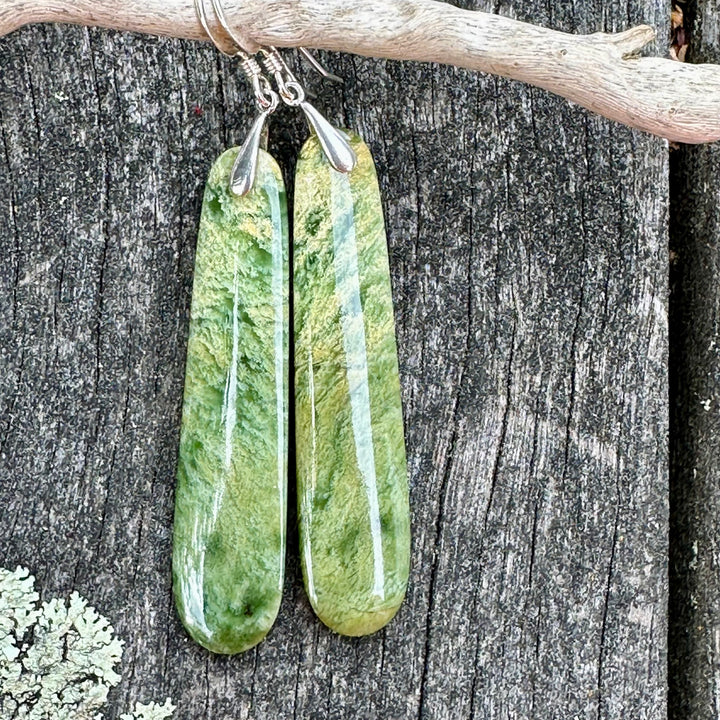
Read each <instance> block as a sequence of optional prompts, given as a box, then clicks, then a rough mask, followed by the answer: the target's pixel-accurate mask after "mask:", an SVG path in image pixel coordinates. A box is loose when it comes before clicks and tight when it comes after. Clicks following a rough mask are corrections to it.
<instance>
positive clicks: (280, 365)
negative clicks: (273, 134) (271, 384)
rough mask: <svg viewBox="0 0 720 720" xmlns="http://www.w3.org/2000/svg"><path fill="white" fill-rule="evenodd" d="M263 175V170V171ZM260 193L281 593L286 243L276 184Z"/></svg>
mask: <svg viewBox="0 0 720 720" xmlns="http://www.w3.org/2000/svg"><path fill="white" fill-rule="evenodd" d="M263 172H264V168H263ZM263 189H264V190H265V191H266V192H267V197H268V201H269V202H270V217H271V218H272V224H273V228H272V233H273V235H272V297H273V310H274V313H275V318H274V321H275V322H274V328H273V346H274V350H275V410H276V415H277V430H276V441H277V447H276V454H277V483H278V498H279V503H278V504H279V506H280V537H281V538H282V539H281V547H280V555H279V558H278V560H279V562H280V578H279V579H280V591H281V592H282V586H283V581H284V569H285V523H286V520H285V515H286V508H285V503H286V495H285V444H286V442H287V439H286V438H285V332H284V330H285V298H284V294H283V280H284V275H283V273H284V268H283V255H284V247H283V243H284V241H285V237H284V233H283V226H282V211H281V209H280V193H279V191H278V186H277V183H276V182H274V181H273V182H271V183H264V184H263Z"/></svg>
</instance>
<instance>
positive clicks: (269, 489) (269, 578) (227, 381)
mask: <svg viewBox="0 0 720 720" xmlns="http://www.w3.org/2000/svg"><path fill="white" fill-rule="evenodd" d="M237 152H238V150H237V148H235V149H233V150H228V151H227V152H226V153H224V154H223V155H222V156H221V157H220V158H219V159H218V160H217V162H216V163H215V165H214V166H213V168H212V170H211V171H210V177H209V180H208V183H207V186H206V189H205V198H204V202H203V209H202V217H201V219H200V230H199V235H198V242H197V251H196V258H195V280H194V286H193V297H192V307H191V320H190V335H189V339H188V352H187V368H186V376H185V397H184V404H183V415H182V429H181V435H180V456H179V462H178V476H177V490H176V495H175V526H174V545H173V580H174V592H175V601H176V605H177V609H178V613H179V615H180V618H181V619H182V622H183V624H184V625H185V627H186V628H187V630H188V632H189V633H190V635H191V636H192V637H193V638H194V639H195V640H196V641H197V642H198V643H200V644H201V645H203V646H204V647H206V648H207V649H208V650H212V651H213V652H217V653H226V654H231V653H237V652H241V651H243V650H247V649H248V648H251V647H252V646H253V645H255V644H257V643H258V642H260V640H262V639H263V638H264V637H265V635H266V633H267V632H268V630H270V628H271V626H272V624H273V622H274V621H275V617H276V615H277V612H278V608H279V606H280V599H281V595H282V586H283V571H284V562H285V516H286V491H287V393H288V356H287V354H288V259H287V253H288V227H287V207H286V200H285V190H284V185H283V181H282V175H281V173H280V169H279V167H278V166H277V163H276V162H275V161H274V160H273V159H272V158H271V157H270V156H269V155H268V154H267V153H265V152H264V151H261V152H260V158H259V163H258V168H257V176H256V179H255V184H254V186H253V189H252V190H251V191H250V193H249V194H248V195H246V196H245V197H238V196H236V195H233V194H231V192H230V190H229V187H228V185H229V177H230V170H231V167H232V164H233V161H234V160H235V157H236V155H237Z"/></svg>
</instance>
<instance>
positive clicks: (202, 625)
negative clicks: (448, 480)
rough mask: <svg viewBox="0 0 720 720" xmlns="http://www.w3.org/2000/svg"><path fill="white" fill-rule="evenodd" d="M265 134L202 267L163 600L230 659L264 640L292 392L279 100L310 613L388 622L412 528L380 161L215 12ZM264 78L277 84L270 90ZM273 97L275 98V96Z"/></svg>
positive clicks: (344, 626) (276, 593)
mask: <svg viewBox="0 0 720 720" xmlns="http://www.w3.org/2000/svg"><path fill="white" fill-rule="evenodd" d="M195 5H196V9H197V13H198V17H199V19H200V22H201V23H202V25H203V27H204V28H205V30H206V32H207V34H208V36H209V37H210V38H211V39H212V40H213V42H214V43H215V44H216V45H217V46H218V48H219V49H220V50H221V51H222V52H225V54H231V55H233V56H235V57H237V58H238V59H239V61H240V65H241V67H242V69H243V71H244V72H245V74H246V76H247V77H248V79H249V81H250V84H251V86H252V88H253V93H254V97H255V102H256V105H257V107H258V111H259V114H258V117H257V119H256V120H255V122H254V123H253V125H252V128H251V130H250V132H249V134H248V136H247V139H246V140H245V142H244V143H243V145H242V146H241V147H240V148H232V149H230V150H227V151H226V152H224V153H223V154H222V155H221V156H220V157H219V158H218V159H217V161H216V162H215V163H214V165H213V167H212V169H211V171H210V175H209V178H208V182H207V185H206V188H205V195H204V200H203V209H202V214H201V219H200V227H199V232H198V242H197V249H196V257H195V277H194V284H193V297H192V305H191V319H190V330H189V338H188V351H187V365H186V378H185V389H184V401H183V414H182V427H181V434H180V449H179V460H178V476H177V489H176V498H175V522H174V531H173V585H174V594H175V600H176V605H177V609H178V613H179V615H180V618H181V620H182V622H183V624H184V625H185V627H186V629H187V630H188V632H189V633H190V635H191V636H192V637H193V639H195V640H196V641H197V642H198V643H200V644H201V645H203V646H204V647H206V648H207V649H209V650H211V651H213V652H218V653H225V654H232V653H237V652H242V651H244V650H247V649H249V648H251V647H253V646H254V645H256V644H257V643H258V642H260V641H261V640H262V639H263V638H264V637H265V635H266V634H267V633H268V631H269V630H270V628H271V627H272V625H273V623H274V621H275V618H276V616H277V613H278V610H279V606H280V602H281V598H282V588H283V582H284V566H285V547H286V514H287V513H286V498H287V451H288V442H289V440H288V404H289V400H288V380H289V370H288V368H289V325H290V318H289V309H288V308H289V292H290V291H289V278H290V272H289V263H288V246H289V223H288V216H287V206H286V196H285V187H284V183H283V177H282V172H281V170H280V168H279V166H278V164H277V162H276V161H275V160H274V159H273V158H272V156H271V155H270V154H269V153H268V152H267V150H266V149H265V148H264V147H263V146H264V145H265V144H266V133H265V127H266V121H267V118H268V117H269V116H270V115H272V114H273V113H274V112H275V110H276V109H277V108H278V106H279V105H280V103H281V102H283V103H284V104H286V105H290V106H292V107H299V108H300V109H301V110H302V111H303V112H304V114H305V116H306V118H307V119H308V123H309V126H310V130H311V135H310V137H309V138H308V140H307V141H306V143H305V144H304V146H303V148H302V150H301V151H300V155H299V159H298V163H297V169H296V174H295V208H294V214H293V271H292V274H293V300H294V302H293V325H294V364H295V397H294V410H295V455H296V459H297V477H296V480H297V497H298V519H299V533H300V552H301V559H302V563H301V564H302V569H303V579H304V583H305V588H306V591H307V594H308V597H309V600H310V603H311V605H312V607H313V609H314V610H315V612H316V614H317V615H318V617H319V618H320V619H321V620H322V621H323V622H324V623H325V624H326V625H327V626H328V627H330V628H331V629H332V630H334V631H336V632H338V633H341V634H345V635H365V634H369V633H372V632H375V631H376V630H378V629H379V628H381V627H383V626H384V625H385V624H386V623H387V622H389V621H390V619H391V618H392V617H393V616H394V615H395V613H396V612H397V610H398V608H399V607H400V604H401V603H402V600H403V598H404V595H405V590H406V587H407V581H408V574H409V557H410V521H409V506H408V488H407V474H406V460H405V444H404V435H403V419H402V407H401V400H400V386H399V377H398V365H397V348H396V340H395V328H394V319H393V306H392V296H391V287H390V275H389V267H388V254H387V243H386V238H385V229H384V222H383V214H382V204H381V199H380V193H379V189H378V183H377V177H376V173H375V168H374V163H373V160H372V156H371V154H370V151H369V149H368V147H367V145H366V144H365V143H364V142H363V141H362V139H361V138H360V136H359V135H357V134H356V133H353V132H346V131H341V130H338V129H336V128H335V127H333V126H332V125H331V124H330V123H329V122H328V121H327V120H326V119H325V118H324V117H323V116H322V115H321V114H320V113H319V112H318V111H317V110H316V109H315V108H314V107H313V106H312V105H311V104H310V103H309V102H308V101H307V99H306V97H305V92H304V89H303V87H302V86H301V84H300V83H299V82H298V80H297V78H296V77H295V75H294V74H293V73H292V71H291V70H290V68H289V67H288V65H287V64H286V63H285V61H284V59H283V58H282V56H281V55H280V53H279V52H278V51H277V50H276V49H275V48H271V47H268V48H263V49H262V50H261V51H260V53H259V54H258V56H257V57H255V56H252V55H250V54H249V53H247V52H245V50H244V49H243V48H242V43H241V41H240V38H238V36H237V35H236V34H235V33H233V30H232V28H231V26H230V24H229V23H228V22H227V19H226V17H225V14H224V11H223V8H222V6H221V5H220V2H219V0H212V6H213V10H214V15H215V18H216V20H217V23H218V24H219V25H220V26H221V27H222V29H223V30H224V32H225V33H226V35H227V36H228V37H229V38H230V40H232V41H233V43H234V46H235V47H234V49H233V52H232V53H228V52H227V51H226V50H224V49H223V46H222V44H221V43H220V42H219V41H218V40H219V38H218V36H217V34H216V33H215V32H213V31H212V30H211V28H210V24H209V22H208V18H207V16H206V13H205V9H204V6H203V4H202V0H195ZM270 78H272V82H271V80H270ZM273 83H274V87H273Z"/></svg>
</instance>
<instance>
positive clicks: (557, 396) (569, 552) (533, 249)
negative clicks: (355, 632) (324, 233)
mask: <svg viewBox="0 0 720 720" xmlns="http://www.w3.org/2000/svg"><path fill="white" fill-rule="evenodd" d="M479 7H480V8H481V9H484V10H489V9H490V8H489V6H488V5H481V6H479ZM496 9H498V10H499V11H501V12H503V13H504V14H507V15H513V16H516V17H518V18H519V19H522V20H532V21H533V22H536V23H538V24H545V25H549V26H552V27H556V28H559V29H562V30H566V31H570V32H593V31H596V30H599V29H612V28H615V27H618V26H620V25H625V24H626V22H627V21H628V19H629V20H630V21H631V22H635V21H639V20H640V19H641V15H642V19H645V20H650V21H651V22H653V23H654V24H655V26H656V27H657V29H658V33H659V35H660V36H661V37H664V36H666V34H667V28H666V25H665V23H666V16H667V12H666V10H667V8H666V5H665V2H664V0H663V1H662V2H661V1H660V0H653V2H652V3H648V2H644V3H636V2H635V1H634V0H631V2H630V3H629V4H626V3H620V2H618V3H613V4H608V3H606V2H600V0H597V1H596V2H595V1H594V2H589V3H585V4H584V5H583V6H582V9H580V6H576V9H573V7H572V6H571V5H569V4H567V3H565V2H562V1H561V0H553V2H550V3H546V2H540V0H537V1H535V0H532V1H529V0H525V1H522V2H521V1H520V0H514V1H513V2H501V3H498V4H496ZM2 43H3V54H2V59H0V64H1V67H2V72H0V108H1V112H2V117H1V119H0V131H1V133H2V135H1V137H2V150H3V152H2V153H1V154H0V193H1V195H0V197H2V198H3V202H2V203H0V255H1V256H2V258H3V263H2V266H0V368H1V369H2V377H3V381H2V383H0V423H1V425H0V557H1V558H2V564H3V565H5V566H9V567H14V566H15V564H17V563H23V564H25V565H27V566H29V567H30V568H31V569H32V571H33V572H34V573H36V575H37V577H38V583H39V585H40V586H41V587H42V591H43V593H44V595H45V596H46V597H48V596H54V595H58V594H61V595H62V594H67V593H69V592H70V591H71V590H72V589H77V590H78V591H79V592H81V594H83V595H84V596H86V597H87V598H88V599H89V600H91V601H92V603H93V604H95V605H96V606H97V607H98V608H99V609H101V610H102V611H103V612H104V613H105V614H106V615H107V616H108V617H110V618H111V619H112V620H113V622H114V625H115V626H116V628H117V630H118V632H119V633H120V635H121V636H122V637H123V638H124V639H125V641H126V643H127V645H126V652H125V656H124V661H123V676H124V680H123V683H122V685H121V686H120V688H119V689H118V690H117V691H116V692H115V693H114V694H113V696H112V701H113V707H114V708H115V710H114V713H115V714H111V717H116V716H117V712H118V711H119V709H120V708H121V707H126V706H127V705H128V704H129V702H130V701H132V700H135V699H139V700H148V699H151V698H163V697H165V696H166V695H170V696H171V697H172V698H173V700H174V701H175V703H176V704H177V705H178V711H177V713H176V716H177V717H178V718H180V719H181V720H197V719H199V718H207V719H208V720H209V719H210V718H212V720H226V719H227V720H229V719H230V718H233V720H235V719H244V718H253V719H259V718H263V719H264V718H273V719H274V718H283V719H284V718H308V719H313V720H324V719H331V718H332V719H335V718H348V720H351V719H354V718H358V717H363V718H378V719H382V720H405V719H413V718H427V719H429V718H432V719H433V720H436V719H440V720H443V719H447V720H461V719H464V718H477V719H479V718H482V719H483V720H487V719H491V720H494V719H501V718H502V719H507V720H510V719H511V718H519V717H522V718H524V717H536V718H544V719H548V720H552V719H554V718H557V719H558V720H560V719H562V720H565V719H566V718H593V719H594V718H603V719H608V720H609V719H610V718H618V717H621V716H623V715H624V716H625V717H633V718H646V719H648V720H660V719H661V718H664V717H665V712H666V701H665V698H666V669H665V668H666V626H667V611H666V603H667V579H666V574H667V513H668V508H667V447H666V445H667V440H666V435H667V417H666V416H667V382H666V371H667V368H666V352H667V325H666V305H665V297H666V292H667V282H666V268H667V250H666V240H667V238H666V235H667V223H668V192H667V191H668V153H667V149H666V145H665V143H663V142H662V141H659V140H656V139H653V138H651V137H649V136H645V135H642V134H639V133H637V132H635V131H631V130H629V129H627V128H623V127H620V126H618V125H616V124H614V123H612V122H609V121H607V120H604V119H602V118H599V117H597V116H592V115H590V114H589V113H588V112H587V111H585V110H583V109H581V108H578V107H573V106H568V105H567V104H566V103H564V102H562V101H560V100H558V99H557V98H554V97H552V96H549V95H547V94H546V93H544V92H542V91H539V90H536V89H533V88H530V87H528V86H524V85H521V84H518V83H515V82H511V81H508V80H503V79H498V78H494V77H485V76H478V75H474V74H471V73H469V72H467V71H464V70H460V69H454V68H447V67H439V66H435V65H413V64H405V63H396V62H384V61H373V60H362V59H358V58H353V57H343V56H331V57H328V58H325V59H326V62H327V64H328V65H329V66H330V67H331V68H333V69H334V70H336V71H338V72H339V73H340V74H341V75H343V76H344V77H345V78H346V85H345V87H344V89H341V90H335V89H333V90H331V91H330V93H331V94H329V95H327V96H326V97H325V99H324V100H323V101H322V102H319V103H318V104H320V105H323V106H324V107H325V108H327V110H328V115H329V116H330V118H331V119H332V120H333V121H334V122H336V123H338V124H340V125H343V126H347V127H352V128H355V129H357V130H359V131H360V133H361V134H362V135H363V136H364V138H365V139H366V141H367V142H368V143H369V145H370V147H371V148H372V150H373V152H374V155H375V159H376V163H377V166H378V171H379V177H380V184H381V190H382V193H383V197H384V201H385V208H386V216H387V227H388V240H389V246H390V266H391V272H392V278H393V293H394V300H395V305H396V312H397V318H396V320H397V330H398V348H399V356H400V371H401V382H402V390H403V401H404V407H405V422H406V439H407V449H408V464H409V472H410V477H409V479H410V492H411V508H412V527H413V547H412V567H411V580H410V588H409V592H408V597H407V600H406V602H405V604H404V605H403V606H402V608H401V610H400V613H399V615H398V616H397V617H396V618H395V620H394V621H393V622H392V623H391V624H390V625H389V626H388V627H387V628H386V629H385V630H383V631H381V632H380V633H378V634H377V635H374V636H371V637H367V638H362V639H356V640H353V639H347V638H342V637H339V636H337V635H333V634H332V633H330V632H329V631H328V630H327V629H325V628H324V627H323V626H322V625H321V623H320V622H319V621H318V620H317V619H316V618H315V617H314V616H313V614H312V611H311V609H310V606H309V603H308V601H307V599H306V598H305V595H304V591H303V589H302V580H301V576H300V571H299V563H298V547H297V539H296V535H297V529H296V526H297V521H296V518H295V517H294V516H292V515H291V517H290V527H289V538H290V542H289V549H288V569H287V575H288V579H287V582H286V591H285V596H284V599H283V604H282V606H281V609H280V614H279V617H278V622H277V624H276V626H275V628H274V629H273V631H272V632H271V633H270V635H269V636H268V638H267V640H266V641H265V642H263V643H262V644H261V645H259V646H258V647H257V648H256V649H254V650H252V651H250V652H249V653H247V654H245V655H241V656H238V657H233V658H220V657H213V656H210V655H209V654H207V653H206V652H205V651H203V650H202V649H201V648H199V647H198V646H196V645H195V644H193V643H192V642H191V641H190V640H189V638H188V637H187V636H186V635H185V634H184V632H183V630H182V628H181V625H180V622H179V620H178V619H177V617H176V615H175V612H174V608H173V602H172V594H171V578H170V569H171V565H170V556H171V547H170V545H171V523H172V514H173V489H174V482H175V481H174V476H175V468H176V456H177V445H178V432H179V422H180V409H181V402H182V380H183V375H184V354H185V347H186V337H187V328H188V312H189V304H190V288H191V282H192V261H193V249H194V245H195V236H196V233H197V220H198V217H199V211H200V201H201V194H202V188H203V184H204V181H205V177H206V175H207V171H208V168H209V167H210V165H211V163H212V161H213V160H214V158H215V157H216V156H217V155H219V154H220V152H221V151H222V150H223V149H224V148H226V147H229V146H230V145H231V144H234V143H237V142H238V141H240V140H241V139H242V137H243V132H244V131H245V130H246V129H247V128H248V127H249V124H250V121H251V117H252V107H251V104H250V102H249V101H248V92H247V90H246V88H245V86H244V85H243V81H242V78H241V76H240V73H239V72H238V70H237V69H236V68H233V67H232V66H231V65H229V64H228V63H227V62H226V61H225V60H224V59H221V58H219V57H218V55H217V53H216V52H215V51H213V50H212V49H211V48H209V47H206V46H202V45H200V44H199V43H189V42H181V41H176V40H157V39H150V38H146V37H138V36H131V35H121V34H117V33H112V32H106V31H97V30H89V31H88V30H86V29H82V28H68V27H56V26H39V27H34V28H27V29H23V30H21V31H19V32H18V33H17V34H15V35H13V36H12V37H11V38H6V39H5V40H3V41H2ZM305 136H306V130H305V128H304V126H303V124H302V120H301V119H300V118H299V117H297V116H296V115H293V114H291V113H288V112H284V113H282V115H280V116H279V117H277V118H275V119H274V120H273V122H272V128H271V150H272V151H273V153H274V155H275V156H276V157H277V158H278V159H279V161H280V164H281V166H282V167H283V168H284V169H285V172H286V180H288V179H290V178H292V173H293V162H294V157H295V156H296V154H297V152H298V150H299V148H300V146H301V142H302V140H303V138H304V137H305ZM292 502H293V499H292V497H291V503H292Z"/></svg>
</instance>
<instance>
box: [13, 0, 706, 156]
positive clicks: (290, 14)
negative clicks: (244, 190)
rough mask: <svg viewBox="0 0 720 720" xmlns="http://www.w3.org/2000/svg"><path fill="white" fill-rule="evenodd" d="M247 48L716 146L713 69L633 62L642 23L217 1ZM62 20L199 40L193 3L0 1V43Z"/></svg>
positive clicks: (421, 0)
mask: <svg viewBox="0 0 720 720" xmlns="http://www.w3.org/2000/svg"><path fill="white" fill-rule="evenodd" d="M225 7H226V10H227V13H228V16H229V17H231V18H232V19H233V22H234V24H235V27H236V28H237V29H238V31H239V32H240V33H241V34H242V36H243V37H244V38H245V39H246V45H247V49H248V50H254V49H256V48H257V46H258V45H260V44H268V45H278V46H284V47H294V46H298V45H305V46H307V47H311V48H322V49H325V50H339V51H343V52H351V53H357V54H359V55H368V56H372V57H384V58H394V59H398V60H419V61H435V62H440V63H447V64H451V65H457V66H459V67H464V68H469V69H471V70H479V71H482V72H488V73H494V74H496V75H502V76H504V77H508V78H512V79H515V80H522V81H524V82H527V83H530V84H531V85H536V86H537V87H541V88H544V89H546V90H549V91H551V92H554V93H556V94H558V95H561V96H562V97H565V98H567V99H568V100H571V101H573V102H576V103H578V104H580V105H583V106H584V107H586V108H589V109H590V110H592V111H594V112H596V113H599V114H600V115H604V116H605V117H607V118H611V119H612V120H616V121H618V122H621V123H624V124H625V125H629V126H630V127H634V128H639V129H641V130H645V131H647V132H650V133H653V134H655V135H660V136H662V137H665V138H668V139H669V140H674V141H678V142H686V143H700V142H709V141H713V140H717V139H720V66H718V65H685V64H683V63H677V62H673V61H672V60H666V59H663V58H658V57H638V53H639V52H640V51H641V50H642V49H643V48H644V47H645V46H646V45H648V44H649V43H650V42H652V41H653V40H654V39H655V32H654V30H653V29H652V28H651V27H648V26H645V25H641V26H639V27H635V28H632V29H630V30H627V31H625V32H622V33H618V34H613V35H609V34H605V33H595V34H593V35H569V34H567V33H561V32H557V31H555V30H548V29H546V28H541V27H536V26H534V25H530V24H527V23H522V22H518V21H516V20H511V19H509V18H505V17H501V16H498V15H491V14H489V13H483V12H477V11H470V10H461V9H459V8H456V7H454V6H452V5H448V4H445V3H442V2H437V1H436V0H225ZM35 22H68V23H77V24H81V25H95V26H100V27H106V28H115V29H119V30H131V31H137V32H143V33H150V34H159V35H170V36H175V37H184V38H194V39H200V38H202V37H203V32H202V29H201V28H200V26H199V24H198V22H197V19H196V17H195V12H194V8H193V2H192V0H0V35H2V34H5V33H9V32H11V31H12V30H14V29H16V28H18V27H20V26H22V25H26V24H28V23H35Z"/></svg>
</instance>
